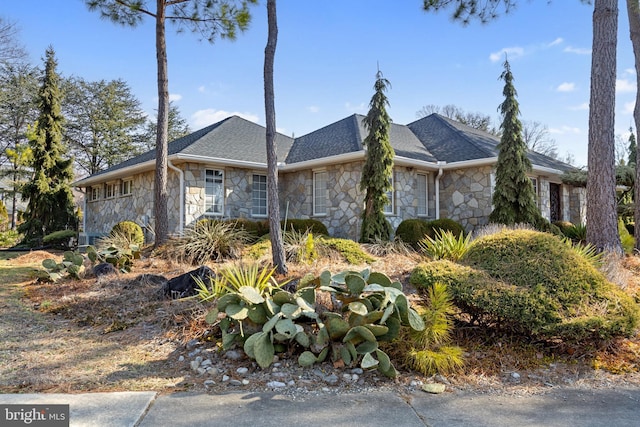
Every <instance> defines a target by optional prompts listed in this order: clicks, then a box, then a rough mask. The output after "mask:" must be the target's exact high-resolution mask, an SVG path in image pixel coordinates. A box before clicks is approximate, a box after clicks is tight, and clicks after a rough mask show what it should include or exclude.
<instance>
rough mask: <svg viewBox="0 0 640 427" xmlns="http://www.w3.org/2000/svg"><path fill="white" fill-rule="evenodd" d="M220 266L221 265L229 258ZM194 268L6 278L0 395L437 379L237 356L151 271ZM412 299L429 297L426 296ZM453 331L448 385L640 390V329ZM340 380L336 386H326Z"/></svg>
mask: <svg viewBox="0 0 640 427" xmlns="http://www.w3.org/2000/svg"><path fill="white" fill-rule="evenodd" d="M58 256H59V255H58ZM51 257H52V255H51V254H49V253H48V252H42V251H38V252H32V253H28V254H24V255H21V256H19V257H17V258H15V259H13V260H11V261H8V262H11V263H12V265H16V266H25V267H26V266H37V265H38V264H40V263H41V261H42V260H43V259H46V258H51ZM417 262H418V260H417V259H416V258H415V256H401V255H392V256H385V257H381V258H379V260H378V261H376V262H375V263H374V264H373V265H372V266H367V265H362V266H349V265H347V264H345V263H342V262H337V261H335V260H325V261H320V262H315V263H313V264H311V265H291V266H290V272H289V278H293V279H296V278H300V277H302V276H304V275H305V274H307V273H313V274H316V275H317V274H320V273H321V272H322V271H324V270H327V269H328V270H330V271H332V272H334V273H336V272H339V271H341V270H344V269H347V268H348V269H352V270H362V269H364V268H371V269H372V270H374V271H381V272H385V273H387V274H388V275H389V276H390V277H391V278H392V279H393V280H398V281H400V282H402V283H403V284H404V285H405V286H407V284H408V277H409V274H410V272H411V270H412V269H413V268H414V266H415V265H416V263H417ZM211 267H213V268H214V269H218V268H220V265H212V266H211ZM624 267H625V268H626V269H627V270H629V271H630V272H632V273H634V274H631V276H632V277H635V278H637V275H638V271H640V262H638V260H637V259H631V260H629V261H627V262H626V263H625V264H624ZM192 268H193V267H192V266H189V265H182V264H178V263H175V262H171V261H166V260H161V259H156V258H147V259H145V260H142V261H138V262H136V264H135V269H134V271H133V272H132V273H130V274H120V275H118V276H115V277H111V278H100V279H96V278H91V277H89V278H86V279H84V280H70V279H69V280H66V279H65V280H61V281H60V282H57V283H43V282H38V281H34V280H33V279H30V280H24V281H20V282H16V283H8V284H3V285H0V310H1V312H2V316H1V317H0V340H1V341H2V342H3V346H2V348H1V349H0V392H9V393H16V392H86V391H116V390H156V391H164V392H171V391H176V390H209V391H215V392H224V391H230V390H244V391H249V390H251V391H256V390H264V389H265V388H267V384H268V383H269V382H273V381H278V380H280V379H282V380H283V381H285V382H286V381H294V383H296V386H295V387H287V388H286V389H283V392H291V393H294V392H295V393H299V392H300V393H301V392H309V391H313V390H320V389H322V388H327V387H328V388H330V389H331V390H333V391H340V390H345V391H351V392H353V391H357V390H359V389H364V388H377V389H380V388H389V387H390V388H401V389H406V388H411V387H417V386H418V385H419V384H420V383H421V382H429V381H433V380H434V378H425V377H424V376H422V375H419V374H416V373H414V372H411V371H407V370H404V369H402V368H400V370H401V375H400V376H399V378H398V379H397V380H395V381H391V380H387V379H385V378H381V377H380V376H378V375H377V373H376V372H364V373H361V374H358V375H359V378H358V381H357V382H356V381H355V380H354V379H353V378H354V377H353V375H352V371H350V370H344V369H335V368H334V367H333V366H331V365H330V364H328V363H325V364H322V365H319V366H315V367H314V368H313V369H307V370H302V369H301V368H299V367H298V366H297V363H296V359H295V355H286V354H285V355H282V356H281V357H280V359H279V360H278V362H277V363H278V365H277V366H274V367H273V368H272V369H268V370H262V369H259V368H258V367H257V366H256V365H255V363H254V362H253V361H251V360H249V359H247V358H246V357H245V356H244V355H242V354H240V357H238V358H231V357H227V354H226V353H225V352H223V351H221V350H220V347H219V345H218V344H216V342H215V339H214V340H212V337H211V335H210V331H209V330H208V326H207V325H206V323H205V322H204V315H205V314H206V312H207V307H206V306H203V305H202V304H200V303H198V302H196V301H195V300H183V301H172V300H166V299H164V298H162V296H161V295H160V293H159V285H158V283H157V282H155V281H154V280H152V278H153V276H151V275H163V276H165V277H166V278H171V277H174V276H177V275H178V274H182V273H184V272H186V271H189V270H191V269H192ZM636 269H637V270H636ZM141 275H147V276H141ZM634 280H636V279H634ZM629 289H631V290H635V289H638V286H637V283H635V282H633V283H630V284H629ZM407 290H408V291H410V289H409V288H407ZM413 297H414V298H419V296H418V295H417V294H414V295H413ZM455 336H456V339H455V343H456V344H457V345H460V346H462V347H464V348H465V349H466V366H465V368H464V371H462V372H459V373H457V374H455V375H451V376H449V377H447V378H440V379H439V381H446V383H448V387H449V388H454V389H465V390H475V391H485V392H489V391H500V392H511V393H531V392H542V391H544V390H545V389H546V388H548V387H557V386H566V385H571V386H584V387H608V386H612V385H640V376H639V375H638V373H637V371H638V369H640V367H639V366H638V364H639V361H640V337H638V336H636V337H634V338H633V339H626V340H619V341H617V342H615V343H610V345H609V346H606V347H597V346H594V347H592V348H579V349H577V348H571V347H568V346H565V345H563V344H561V343H558V344H554V343H532V342H527V340H526V339H522V338H521V339H517V338H514V337H509V336H507V335H500V334H496V333H491V332H489V333H487V332H486V331H481V330H478V329H474V328H472V327H469V326H461V327H459V328H458V329H457V330H456V334H455ZM239 353H242V352H239ZM197 357H200V358H202V359H203V360H206V359H209V360H210V361H211V362H212V363H213V365H214V366H215V367H216V370H215V375H208V374H206V375H202V374H198V373H196V372H194V371H193V370H192V369H191V366H190V362H191V361H193V360H194V359H195V358H197ZM396 365H397V366H398V367H400V365H399V363H396ZM594 367H597V368H606V369H607V370H605V369H594ZM243 368H244V369H243ZM238 369H240V371H239V370H238ZM245 369H246V372H245ZM239 372H243V373H239ZM615 372H617V373H619V374H617V375H616V374H614V373H615ZM345 375H347V376H348V375H352V376H351V377H349V378H351V379H343V377H344V378H347V377H346V376H345ZM333 376H335V377H337V378H338V381H337V382H333V383H328V382H327V381H325V380H326V378H333ZM225 377H226V378H227V379H226V380H224V378H225ZM232 380H233V381H234V382H232Z"/></svg>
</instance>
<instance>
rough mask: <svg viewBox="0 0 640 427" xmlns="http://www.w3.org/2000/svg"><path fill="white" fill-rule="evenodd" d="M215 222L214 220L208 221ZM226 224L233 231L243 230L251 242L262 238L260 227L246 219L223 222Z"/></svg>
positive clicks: (258, 224)
mask: <svg viewBox="0 0 640 427" xmlns="http://www.w3.org/2000/svg"><path fill="white" fill-rule="evenodd" d="M209 221H215V220H209ZM223 222H224V223H226V224H230V225H231V226H232V227H233V229H234V230H243V231H245V232H247V233H248V234H249V235H250V236H251V239H252V240H253V241H255V240H258V238H260V237H261V236H262V234H261V233H262V226H261V225H260V223H258V222H256V221H251V220H250V219H247V218H238V219H227V220H225V221H223Z"/></svg>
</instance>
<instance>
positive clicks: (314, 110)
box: [307, 105, 320, 113]
mask: <svg viewBox="0 0 640 427" xmlns="http://www.w3.org/2000/svg"><path fill="white" fill-rule="evenodd" d="M307 110H308V111H309V112H310V113H317V112H318V111H320V107H318V106H316V105H309V106H308V107H307Z"/></svg>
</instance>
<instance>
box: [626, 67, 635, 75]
mask: <svg viewBox="0 0 640 427" xmlns="http://www.w3.org/2000/svg"><path fill="white" fill-rule="evenodd" d="M623 74H625V75H629V76H635V75H636V70H634V69H633V68H625V69H624V71H623Z"/></svg>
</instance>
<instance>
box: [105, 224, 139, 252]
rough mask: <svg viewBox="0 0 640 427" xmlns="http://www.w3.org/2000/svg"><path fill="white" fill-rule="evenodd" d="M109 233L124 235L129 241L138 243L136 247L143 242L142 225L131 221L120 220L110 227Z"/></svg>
mask: <svg viewBox="0 0 640 427" xmlns="http://www.w3.org/2000/svg"><path fill="white" fill-rule="evenodd" d="M110 234H111V235H112V236H114V235H117V234H121V235H125V236H127V237H128V239H129V240H130V241H131V243H133V244H135V245H138V247H142V245H143V244H144V233H143V232H142V227H140V226H139V225H138V224H136V223H135V222H133V221H121V222H119V223H117V224H116V225H114V226H113V228H112V229H111V233H110Z"/></svg>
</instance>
